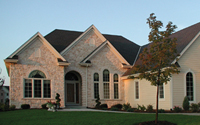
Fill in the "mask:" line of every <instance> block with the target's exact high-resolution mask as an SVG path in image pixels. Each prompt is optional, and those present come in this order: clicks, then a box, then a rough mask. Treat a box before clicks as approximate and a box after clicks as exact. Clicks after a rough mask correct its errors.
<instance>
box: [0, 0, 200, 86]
mask: <svg viewBox="0 0 200 125" xmlns="http://www.w3.org/2000/svg"><path fill="white" fill-rule="evenodd" d="M199 5H200V1H199V0H190V1H189V0H185V1H184V0H166V1H163V0H123V1H122V0H99V1H97V0H0V45H1V49H0V53H1V54H0V67H1V68H2V74H0V76H1V77H2V76H5V77H6V83H5V85H9V77H8V75H7V71H6V68H5V64H4V61H3V60H4V59H5V58H7V57H8V56H9V55H10V54H12V53H13V52H14V51H15V50H16V49H17V48H19V47H20V46H21V45H22V44H23V43H24V42H26V41H27V40H28V39H29V38H30V37H32V36H33V35H34V34H35V33H36V32H38V31H39V32H40V33H41V34H42V35H43V36H45V35H47V34H48V33H50V32H51V31H53V30H54V29H64V30H74V31H85V30H86V29H87V28H88V27H89V26H91V25H92V24H94V25H95V26H96V27H97V29H98V30H99V31H100V32H101V33H104V34H113V35H122V36H124V37H126V38H127V39H129V40H131V41H133V42H135V43H137V44H139V45H144V44H147V43H148V33H149V31H150V29H149V27H148V25H147V24H146V19H147V18H148V17H149V15H150V13H155V15H156V16H157V19H158V20H161V21H162V22H163V23H164V25H166V24H167V23H168V22H169V21H172V22H173V24H175V25H177V26H178V29H177V30H176V31H178V30H181V29H183V28H185V27H188V26H191V25H193V24H195V23H198V22H200V15H199V12H200V9H199Z"/></svg>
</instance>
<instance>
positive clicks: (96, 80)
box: [93, 73, 99, 98]
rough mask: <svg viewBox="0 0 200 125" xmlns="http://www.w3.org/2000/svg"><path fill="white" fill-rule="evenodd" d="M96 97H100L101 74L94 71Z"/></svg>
mask: <svg viewBox="0 0 200 125" xmlns="http://www.w3.org/2000/svg"><path fill="white" fill-rule="evenodd" d="M93 81H94V98H98V96H99V74H98V73H94V79H93Z"/></svg>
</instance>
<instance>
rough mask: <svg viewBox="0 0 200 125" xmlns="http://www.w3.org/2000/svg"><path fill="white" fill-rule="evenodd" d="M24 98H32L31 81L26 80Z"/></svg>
mask: <svg viewBox="0 0 200 125" xmlns="http://www.w3.org/2000/svg"><path fill="white" fill-rule="evenodd" d="M24 94H25V95H24V96H25V97H32V81H31V79H25V87H24Z"/></svg>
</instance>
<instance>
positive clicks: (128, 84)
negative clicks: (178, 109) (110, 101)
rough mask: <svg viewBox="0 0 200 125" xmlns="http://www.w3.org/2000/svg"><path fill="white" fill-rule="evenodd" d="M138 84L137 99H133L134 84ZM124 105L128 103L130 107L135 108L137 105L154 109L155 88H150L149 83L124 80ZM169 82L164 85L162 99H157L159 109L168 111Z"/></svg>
mask: <svg viewBox="0 0 200 125" xmlns="http://www.w3.org/2000/svg"><path fill="white" fill-rule="evenodd" d="M136 81H138V82H139V99H136V98H135V82H136ZM124 84H125V85H124V86H125V87H124V88H125V103H130V104H131V106H132V107H134V108H137V107H138V105H137V104H139V105H144V106H145V107H146V106H147V105H149V104H150V105H153V108H154V109H155V108H156V91H157V87H156V86H152V85H151V83H150V82H149V81H146V80H139V79H127V80H124ZM170 84H171V83H170V82H169V83H167V84H164V99H159V109H161V108H162V109H166V110H169V109H170Z"/></svg>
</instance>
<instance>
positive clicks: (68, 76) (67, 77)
mask: <svg viewBox="0 0 200 125" xmlns="http://www.w3.org/2000/svg"><path fill="white" fill-rule="evenodd" d="M65 80H70V81H78V77H77V75H76V74H74V73H72V72H69V73H67V74H66V75H65Z"/></svg>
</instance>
